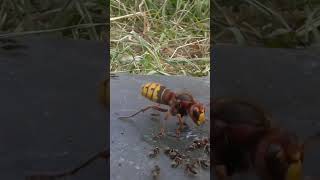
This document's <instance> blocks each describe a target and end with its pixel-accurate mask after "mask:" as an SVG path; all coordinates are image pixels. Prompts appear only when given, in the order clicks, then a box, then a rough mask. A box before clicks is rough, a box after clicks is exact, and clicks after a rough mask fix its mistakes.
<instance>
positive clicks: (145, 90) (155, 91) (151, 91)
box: [141, 83, 163, 102]
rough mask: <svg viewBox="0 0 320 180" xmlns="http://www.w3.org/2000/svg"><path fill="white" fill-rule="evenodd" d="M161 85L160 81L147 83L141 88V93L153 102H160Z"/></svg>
mask: <svg viewBox="0 0 320 180" xmlns="http://www.w3.org/2000/svg"><path fill="white" fill-rule="evenodd" d="M161 87H163V86H162V85H161V84H159V83H147V84H145V85H143V86H142V88H141V95H142V96H144V97H146V98H147V99H149V100H151V101H153V102H160V101H161V100H160V95H161V92H160V91H161Z"/></svg>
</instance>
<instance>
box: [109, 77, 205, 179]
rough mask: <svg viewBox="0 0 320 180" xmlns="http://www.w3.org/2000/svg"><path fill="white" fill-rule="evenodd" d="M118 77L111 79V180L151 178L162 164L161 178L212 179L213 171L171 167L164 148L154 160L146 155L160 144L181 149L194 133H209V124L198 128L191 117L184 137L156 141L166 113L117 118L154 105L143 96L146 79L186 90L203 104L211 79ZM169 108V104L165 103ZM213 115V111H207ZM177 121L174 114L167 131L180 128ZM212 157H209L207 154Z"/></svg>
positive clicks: (197, 155) (199, 135)
mask: <svg viewBox="0 0 320 180" xmlns="http://www.w3.org/2000/svg"><path fill="white" fill-rule="evenodd" d="M118 75H119V77H118V78H117V79H111V82H110V83H111V84H110V85H111V92H110V94H111V101H110V103H111V107H110V127H111V131H110V132H111V133H110V134H111V144H110V145H111V150H110V153H111V157H110V166H111V168H110V176H111V178H110V179H111V180H129V179H130V180H147V179H152V176H151V169H153V168H154V165H159V167H160V169H161V170H160V171H161V172H160V176H159V178H160V179H161V180H162V179H172V180H180V179H201V180H209V179H210V170H209V169H207V170H200V173H199V174H198V175H197V176H195V177H192V176H189V175H186V174H185V172H184V168H183V167H178V168H177V169H174V168H171V166H170V163H171V160H170V159H169V158H168V157H167V156H166V155H164V153H163V151H162V150H161V153H160V155H159V156H158V157H156V158H154V159H151V158H149V157H148V156H147V155H148V153H149V151H150V150H151V149H152V148H154V147H155V146H158V147H160V148H163V147H166V146H169V147H172V148H177V149H179V150H181V151H184V149H185V148H186V147H187V145H190V141H191V142H192V139H193V138H195V136H198V137H203V136H207V137H208V136H209V129H210V123H209V122H208V123H207V124H205V125H204V126H202V127H200V128H198V129H196V128H194V124H193V122H192V121H191V120H190V119H189V118H188V119H186V122H187V123H188V125H189V126H190V129H189V130H188V131H185V132H183V133H182V134H181V140H179V141H178V140H177V139H176V138H174V137H171V136H165V137H164V138H163V139H161V140H157V141H153V139H152V133H158V132H159V128H160V123H161V121H162V122H163V121H164V120H163V114H161V116H160V118H157V119H154V120H152V116H151V114H152V113H157V112H156V111H154V110H150V111H146V112H145V113H141V114H138V115H137V116H135V117H133V118H130V119H126V120H123V119H121V120H120V119H118V117H119V116H127V115H129V114H132V113H134V112H136V111H138V110H139V109H141V108H142V107H144V106H147V105H151V104H153V103H152V102H150V101H149V100H147V99H146V98H144V97H142V96H141V95H140V87H141V85H143V84H144V83H146V82H159V83H161V84H163V85H166V86H167V87H169V88H171V89H172V90H175V91H183V90H187V91H189V92H190V93H192V94H193V96H194V97H195V98H196V99H197V100H199V101H200V102H202V103H204V104H208V103H209V98H210V81H209V78H202V79H197V78H189V77H165V76H138V75H126V74H118ZM163 107H166V106H163ZM207 117H208V118H209V117H210V113H208V114H207ZM176 123H177V120H176V119H175V118H174V117H172V118H170V119H169V120H168V121H167V123H166V129H167V133H168V134H169V135H170V134H172V133H174V132H175V129H176V128H177V124H176ZM192 156H193V157H202V156H204V157H206V156H205V154H204V153H195V154H192ZM206 158H208V159H209V157H206Z"/></svg>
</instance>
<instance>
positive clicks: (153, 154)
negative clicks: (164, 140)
mask: <svg viewBox="0 0 320 180" xmlns="http://www.w3.org/2000/svg"><path fill="white" fill-rule="evenodd" d="M159 153H160V149H159V148H158V147H155V148H154V149H152V151H151V152H150V153H149V157H151V158H154V157H156V156H157V155H158V154H159Z"/></svg>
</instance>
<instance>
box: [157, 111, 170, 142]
mask: <svg viewBox="0 0 320 180" xmlns="http://www.w3.org/2000/svg"><path fill="white" fill-rule="evenodd" d="M170 116H171V113H170V112H169V111H167V113H166V115H165V117H164V120H165V122H164V123H166V121H167V120H168V119H169V117H170ZM164 134H165V125H163V124H162V123H161V127H160V132H159V134H158V135H157V136H156V137H158V138H159V137H162V136H163V135H164Z"/></svg>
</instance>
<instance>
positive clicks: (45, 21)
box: [0, 0, 107, 40]
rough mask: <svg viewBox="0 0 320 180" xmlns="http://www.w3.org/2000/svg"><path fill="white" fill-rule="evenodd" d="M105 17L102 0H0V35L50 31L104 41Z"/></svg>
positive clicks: (104, 7)
mask: <svg viewBox="0 0 320 180" xmlns="http://www.w3.org/2000/svg"><path fill="white" fill-rule="evenodd" d="M106 17H107V10H106V1H104V0H91V1H85V0H2V1H0V33H1V34H0V38H7V37H17V36H23V35H30V34H43V33H51V34H55V35H56V36H62V37H65V38H72V39H86V40H104V39H105V35H106V27H107V24H106Z"/></svg>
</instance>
